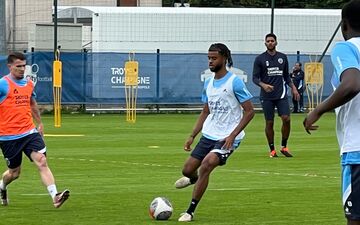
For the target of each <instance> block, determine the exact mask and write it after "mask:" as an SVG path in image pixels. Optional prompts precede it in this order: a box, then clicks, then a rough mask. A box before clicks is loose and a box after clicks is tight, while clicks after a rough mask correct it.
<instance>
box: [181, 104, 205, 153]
mask: <svg viewBox="0 0 360 225" xmlns="http://www.w3.org/2000/svg"><path fill="white" fill-rule="evenodd" d="M209 114H210V110H209V106H208V104H207V103H206V104H204V107H203V109H202V110H201V113H200V115H199V118H198V119H197V121H196V123H195V126H194V128H193V130H192V132H191V134H190V136H189V137H188V139H187V140H186V142H185V144H184V150H185V151H191V147H190V146H191V144H192V143H193V141H194V138H195V137H196V135H198V133H200V131H201V129H202V127H203V124H204V122H205V120H206V118H207V117H208V115H209Z"/></svg>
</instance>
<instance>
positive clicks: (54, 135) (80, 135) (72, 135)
mask: <svg viewBox="0 0 360 225" xmlns="http://www.w3.org/2000/svg"><path fill="white" fill-rule="evenodd" d="M44 136H45V137H84V136H85V135H84V134H44Z"/></svg>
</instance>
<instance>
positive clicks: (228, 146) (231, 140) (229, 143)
mask: <svg viewBox="0 0 360 225" xmlns="http://www.w3.org/2000/svg"><path fill="white" fill-rule="evenodd" d="M234 140H235V137H232V136H231V135H230V136H228V137H227V138H225V139H224V141H225V143H224V145H223V146H222V147H221V148H222V149H226V150H231V149H233V145H234Z"/></svg>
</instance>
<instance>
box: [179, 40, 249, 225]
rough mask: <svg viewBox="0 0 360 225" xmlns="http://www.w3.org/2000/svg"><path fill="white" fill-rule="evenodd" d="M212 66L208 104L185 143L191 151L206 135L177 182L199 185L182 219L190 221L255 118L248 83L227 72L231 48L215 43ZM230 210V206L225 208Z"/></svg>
mask: <svg viewBox="0 0 360 225" xmlns="http://www.w3.org/2000/svg"><path fill="white" fill-rule="evenodd" d="M208 58H209V68H210V70H211V71H212V72H214V73H215V75H214V77H211V78H208V79H207V80H206V81H205V84H204V89H203V94H202V101H203V102H204V107H203V110H202V112H201V113H200V116H199V118H198V120H197V122H196V124H195V127H194V128H193V131H192V133H191V134H190V136H189V138H188V139H187V140H186V142H185V145H184V150H185V151H191V147H190V146H191V144H192V143H193V141H194V138H195V137H196V135H197V134H198V133H200V131H201V132H202V137H201V138H200V141H199V142H198V144H197V145H196V147H195V149H194V150H193V151H192V153H191V156H190V157H189V158H188V159H187V161H186V162H185V165H184V168H183V170H182V173H183V175H184V177H182V178H180V179H179V180H177V181H176V183H175V186H176V188H184V187H187V186H189V185H190V184H195V186H194V190H193V193H192V199H191V202H190V206H189V208H188V209H187V210H186V212H185V213H183V215H182V216H181V217H180V218H179V221H182V222H188V221H191V220H192V219H193V216H194V211H195V208H196V206H197V204H198V202H199V201H200V199H201V197H202V196H203V194H204V192H205V190H206V188H207V185H208V182H209V176H210V173H211V172H212V171H213V170H214V169H215V168H216V167H217V166H221V165H224V164H225V163H226V160H227V159H228V158H229V156H230V155H231V154H232V153H233V151H234V150H235V149H236V148H237V147H238V146H239V144H240V142H241V140H242V139H243V137H244V135H245V133H244V128H245V127H246V125H247V124H248V123H249V122H250V120H251V119H252V118H253V117H254V114H255V113H254V109H253V105H252V103H251V101H250V99H251V98H252V95H251V94H250V92H249V91H248V90H247V88H246V86H245V84H244V82H243V81H242V80H241V79H240V78H239V77H238V76H236V75H234V74H232V73H231V72H229V71H227V69H226V65H228V66H229V67H231V66H232V64H233V62H232V59H231V53H230V50H229V49H228V48H227V47H226V46H225V45H224V44H221V43H216V44H212V45H211V46H210V48H209V52H208ZM224 213H226V209H224Z"/></svg>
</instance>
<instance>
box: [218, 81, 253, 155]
mask: <svg viewBox="0 0 360 225" xmlns="http://www.w3.org/2000/svg"><path fill="white" fill-rule="evenodd" d="M233 90H234V94H235V97H236V98H237V100H238V101H239V102H240V106H239V107H241V108H242V109H243V116H242V118H241V120H240V122H239V124H238V125H237V126H236V127H235V129H234V130H233V131H232V132H231V134H230V135H229V136H228V137H226V138H225V143H224V146H223V148H225V149H231V148H232V146H233V144H234V140H235V138H236V136H238V135H239V133H240V132H241V131H242V130H244V129H245V127H246V126H247V125H248V124H249V122H250V121H251V120H252V119H253V118H254V116H255V111H254V106H253V104H252V102H251V99H252V97H253V96H252V95H251V93H250V92H249V91H248V89H247V88H246V86H245V83H244V81H243V80H241V79H240V78H239V77H236V78H235V79H234V81H233Z"/></svg>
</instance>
